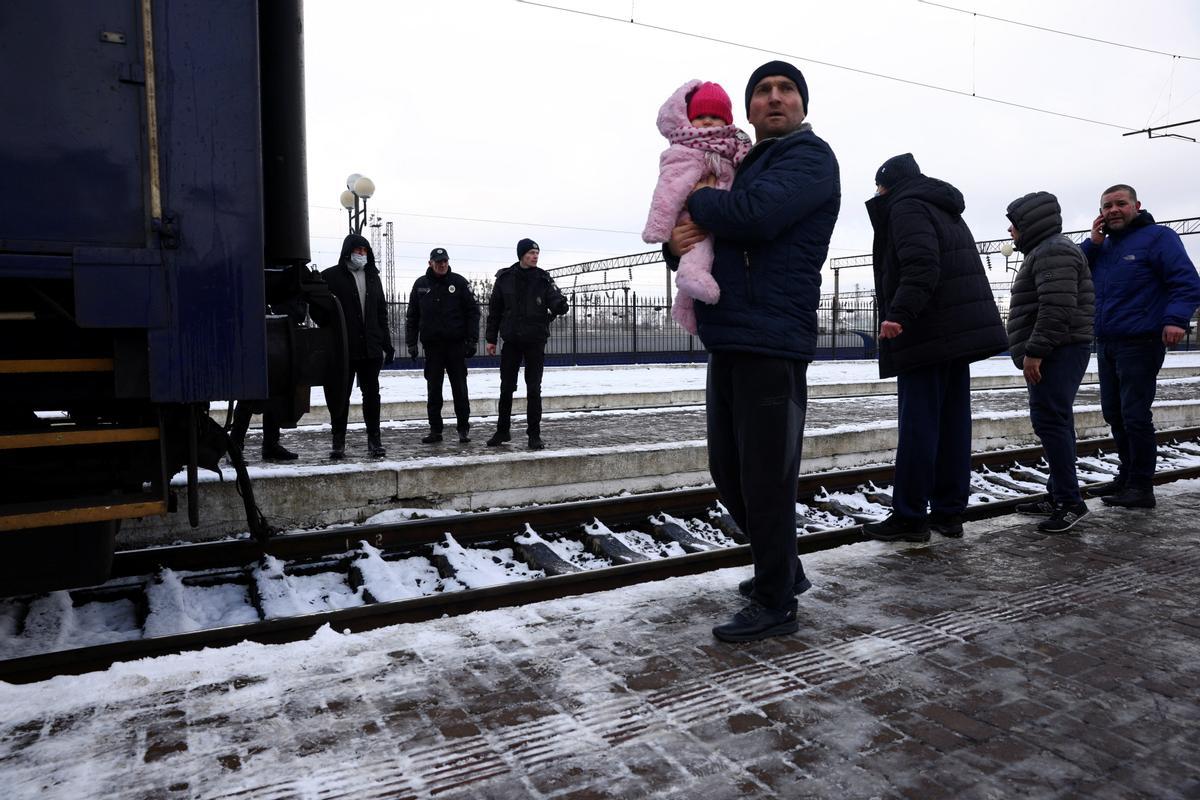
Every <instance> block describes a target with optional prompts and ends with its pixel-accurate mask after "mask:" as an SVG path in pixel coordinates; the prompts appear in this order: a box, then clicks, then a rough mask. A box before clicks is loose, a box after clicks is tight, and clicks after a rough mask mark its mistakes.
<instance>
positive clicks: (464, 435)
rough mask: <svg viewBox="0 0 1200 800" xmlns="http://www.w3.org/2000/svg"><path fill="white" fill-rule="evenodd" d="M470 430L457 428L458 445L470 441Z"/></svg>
mask: <svg viewBox="0 0 1200 800" xmlns="http://www.w3.org/2000/svg"><path fill="white" fill-rule="evenodd" d="M470 430H471V429H470V428H459V429H458V443H459V444H466V443H467V442H469V441H471V436H470Z"/></svg>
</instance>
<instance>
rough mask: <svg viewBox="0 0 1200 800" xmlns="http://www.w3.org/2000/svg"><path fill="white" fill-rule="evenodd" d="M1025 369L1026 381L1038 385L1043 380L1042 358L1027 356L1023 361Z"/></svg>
mask: <svg viewBox="0 0 1200 800" xmlns="http://www.w3.org/2000/svg"><path fill="white" fill-rule="evenodd" d="M1021 364H1022V365H1023V367H1024V370H1025V382H1026V383H1028V384H1030V385H1032V386H1036V385H1038V384H1039V383H1041V382H1042V360H1041V359H1040V358H1034V357H1033V356H1025V358H1024V360H1023V361H1022V362H1021Z"/></svg>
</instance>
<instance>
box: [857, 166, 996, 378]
mask: <svg viewBox="0 0 1200 800" xmlns="http://www.w3.org/2000/svg"><path fill="white" fill-rule="evenodd" d="M965 207H966V206H965V204H964V202H963V196H962V193H961V192H960V191H958V189H955V188H954V187H953V186H951V185H950V184H948V183H946V182H945V181H940V180H937V179H936V178H929V177H926V176H925V175H917V176H916V177H913V178H909V179H907V180H903V181H901V182H900V183H898V184H896V186H895V187H893V188H892V190H891V191H889V192H888V193H887V194H884V195H880V196H878V197H874V198H872V199H870V200H868V201H867V214H868V216H870V218H871V224H872V226H874V228H875V242H874V246H873V248H872V254H873V260H874V267H875V297H876V303H877V305H878V307H879V319H880V320H881V321H883V320H887V321H891V322H898V323H900V325H902V326H903V328H904V330H903V332H902V333H901V334H900V335H899V336H897V337H896V338H894V339H883V340H881V341H880V343H879V376H880V377H881V378H890V377H893V376H895V375H899V374H900V373H903V372H908V371H910V370H914V369H919V368H921V367H927V366H931V365H934V364H943V363H950V362H955V361H965V362H971V361H979V360H980V359H984V358H988V357H990V356H994V355H996V354H997V353H1002V352H1004V349H1005V347H1006V346H1007V344H1008V343H1007V340H1006V339H1005V336H1004V323H1003V322H1001V320H1000V311H999V310H998V309H997V308H996V299H995V298H994V297H993V296H992V289H991V286H990V285H989V284H988V279H987V273H986V272H985V271H984V268H983V262H982V261H980V260H979V252H978V251H977V250H976V249H975V237H974V236H973V235H972V234H971V229H970V228H968V227H967V223H966V222H964V221H963V218H962V212H963V209H964V208H965Z"/></svg>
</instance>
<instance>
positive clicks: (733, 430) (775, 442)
mask: <svg viewBox="0 0 1200 800" xmlns="http://www.w3.org/2000/svg"><path fill="white" fill-rule="evenodd" d="M807 371H808V362H807V361H795V360H792V359H787V358H773V357H771V356H761V355H756V354H753V353H712V354H710V355H709V357H708V391H707V395H708V396H707V410H708V468H709V470H710V471H711V472H712V477H713V483H715V484H716V487H717V492H718V493H719V494H720V496H721V502H722V503H724V504H725V507H726V508H727V509H729V513H730V515H732V516H733V520H734V522H736V523H737V524H738V527H739V528H741V529H742V531H743V532H744V533H745V534H746V536H747V537H748V538H749V539H750V551H751V553H752V554H753V555H754V594H753V595H752V597H753V599H754V600H755V601H757V602H758V603H760V604H761V605H763V606H766V607H767V608H770V609H775V610H784V609H792V608H795V607H796V598H795V596H794V595H793V594H792V586H793V585H794V584H795V583H796V581H797V579H799V578H801V577H803V575H804V567H802V566H801V564H800V558H799V556H797V555H796V483H797V480H798V479H799V475H800V453H801V450H802V447H803V443H804V415H805V411H806V409H807V407H808V383H807Z"/></svg>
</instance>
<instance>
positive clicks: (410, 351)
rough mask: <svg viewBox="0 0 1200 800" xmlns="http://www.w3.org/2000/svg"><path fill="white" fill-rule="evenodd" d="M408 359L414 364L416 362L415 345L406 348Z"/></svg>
mask: <svg viewBox="0 0 1200 800" xmlns="http://www.w3.org/2000/svg"><path fill="white" fill-rule="evenodd" d="M408 357H409V358H411V359H412V360H413V361H414V362H415V361H416V360H417V346H416V345H415V344H414V345H413V346H411V347H409V348H408Z"/></svg>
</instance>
